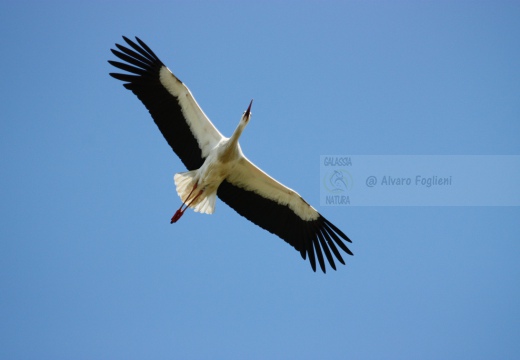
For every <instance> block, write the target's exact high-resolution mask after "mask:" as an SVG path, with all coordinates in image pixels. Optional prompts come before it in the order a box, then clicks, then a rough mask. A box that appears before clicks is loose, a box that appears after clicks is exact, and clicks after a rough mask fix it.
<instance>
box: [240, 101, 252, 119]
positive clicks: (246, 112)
mask: <svg viewBox="0 0 520 360" xmlns="http://www.w3.org/2000/svg"><path fill="white" fill-rule="evenodd" d="M251 105H253V100H251V102H250V103H249V106H248V107H247V110H246V111H245V112H244V114H243V115H242V119H241V121H240V122H243V123H245V124H247V123H248V122H249V118H251Z"/></svg>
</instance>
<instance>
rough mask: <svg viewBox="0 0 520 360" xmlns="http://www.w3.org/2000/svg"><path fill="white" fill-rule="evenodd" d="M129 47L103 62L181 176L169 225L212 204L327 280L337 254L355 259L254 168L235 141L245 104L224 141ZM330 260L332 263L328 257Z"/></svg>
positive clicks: (341, 237)
mask: <svg viewBox="0 0 520 360" xmlns="http://www.w3.org/2000/svg"><path fill="white" fill-rule="evenodd" d="M123 39H124V40H125V42H126V44H127V46H128V47H127V46H122V45H119V44H116V47H117V49H118V50H115V49H111V51H112V53H113V54H114V55H115V56H117V57H118V58H119V59H120V60H122V61H123V62H119V61H112V60H109V61H108V62H109V63H110V64H111V65H113V66H115V67H116V68H118V69H121V70H123V71H125V72H127V73H124V74H123V73H110V75H111V76H112V77H114V78H116V79H118V80H121V81H123V82H124V84H123V85H124V87H125V88H127V89H128V90H131V91H132V92H133V93H134V94H135V95H136V96H137V97H138V98H139V99H140V100H141V101H142V102H143V104H144V105H145V106H146V108H147V109H148V111H149V112H150V115H151V116H152V118H153V120H154V121H155V123H156V124H157V126H158V127H159V130H160V131H161V133H162V134H163V136H164V138H165V139H166V141H167V142H168V144H169V145H170V146H171V147H172V149H173V151H174V152H175V153H176V154H177V156H179V158H180V159H181V161H182V162H183V163H184V165H185V166H186V168H187V169H188V171H187V172H181V173H177V174H175V176H174V181H175V186H176V190H177V193H178V195H179V197H180V198H181V201H182V204H181V206H180V208H179V209H178V210H177V211H176V212H175V214H174V215H173V217H172V218H171V223H174V222H176V221H178V220H179V219H180V218H181V216H182V215H183V214H184V212H185V211H186V209H187V208H192V209H193V210H194V211H196V212H200V213H206V214H212V213H213V212H214V211H215V201H216V197H217V196H218V197H219V198H220V199H221V200H222V201H224V202H225V203H226V204H228V205H229V206H230V207H232V208H233V209H234V210H235V211H236V212H237V213H239V214H240V215H242V216H244V217H245V218H247V219H248V220H250V221H251V222H253V223H255V224H256V225H258V226H260V227H262V228H264V229H265V230H267V231H269V232H271V233H273V234H276V235H278V236H279V237H280V238H282V239H283V240H285V241H286V242H287V243H289V244H290V245H292V246H293V247H294V248H295V249H296V250H297V251H299V252H300V254H301V256H302V258H303V259H304V260H305V259H306V258H307V257H308V258H309V262H310V264H311V267H312V270H314V271H316V259H317V261H318V263H319V265H320V268H321V270H322V271H323V272H324V273H325V272H326V267H325V258H326V259H327V261H328V263H329V265H330V266H331V267H332V268H333V269H334V270H336V265H335V262H334V257H335V258H336V259H337V260H338V261H339V262H340V263H342V264H345V261H344V260H343V258H342V256H341V254H340V251H339V250H338V248H339V249H341V250H343V251H344V252H345V253H347V254H349V255H353V254H352V252H351V251H350V250H349V249H348V247H347V246H346V244H345V241H347V242H351V241H350V239H349V238H348V237H347V236H346V235H345V234H344V233H343V232H342V231H341V230H339V229H338V228H337V227H336V226H334V225H333V224H332V223H331V222H329V221H328V220H327V219H325V218H324V217H323V216H322V215H321V214H320V213H319V212H318V211H316V209H314V208H313V207H312V206H311V205H309V204H308V203H307V202H306V201H305V200H303V198H302V197H301V196H300V195H299V194H298V193H297V192H296V191H294V190H292V189H290V188H288V187H286V186H284V185H283V184H281V183H279V182H278V181H276V180H275V179H273V178H272V177H271V176H269V175H268V174H266V173H265V172H264V171H262V170H261V169H260V168H258V167H257V166H256V165H255V164H253V163H252V162H251V161H250V160H249V159H248V158H247V157H246V156H245V155H244V154H243V152H242V150H241V148H240V144H239V143H238V139H239V138H240V135H241V134H242V132H243V131H244V129H245V127H246V125H247V124H248V123H249V120H250V118H251V106H252V104H253V101H252V100H251V102H250V104H249V106H248V108H247V110H246V111H245V112H244V113H243V114H242V117H241V118H240V122H239V123H238V126H237V128H236V129H235V131H234V132H233V134H232V135H231V137H230V138H227V137H225V136H224V135H222V134H221V133H220V132H219V131H218V130H217V128H216V127H215V126H214V125H213V123H212V122H211V121H210V120H209V118H208V117H207V116H206V114H204V112H203V111H202V109H201V108H200V106H199V105H198V104H197V102H196V101H195V98H194V97H193V95H192V94H191V92H190V90H189V89H188V88H187V87H186V85H184V83H183V82H181V81H180V80H179V79H178V78H177V77H176V76H175V75H174V74H173V73H172V72H171V71H170V70H169V69H168V68H167V67H166V66H165V65H164V64H163V63H162V61H161V60H160V59H159V58H158V57H157V56H156V55H155V53H154V52H153V51H152V50H151V49H150V48H149V47H148V46H147V45H146V44H145V43H144V42H143V41H141V40H140V39H139V38H137V37H136V42H134V41H132V40H130V39H128V38H126V37H124V36H123ZM333 254H334V256H333Z"/></svg>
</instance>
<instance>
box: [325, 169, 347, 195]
mask: <svg viewBox="0 0 520 360" xmlns="http://www.w3.org/2000/svg"><path fill="white" fill-rule="evenodd" d="M329 182H330V184H331V185H332V191H334V192H344V191H347V189H348V185H347V179H346V178H345V176H344V175H343V173H342V172H341V171H338V170H334V173H333V174H332V176H331V177H330V178H329Z"/></svg>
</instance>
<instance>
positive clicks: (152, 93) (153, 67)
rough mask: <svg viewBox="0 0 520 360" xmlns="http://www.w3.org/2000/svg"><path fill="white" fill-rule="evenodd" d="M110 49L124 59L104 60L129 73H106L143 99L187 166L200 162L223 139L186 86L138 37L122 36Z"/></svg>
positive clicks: (165, 136)
mask: <svg viewBox="0 0 520 360" xmlns="http://www.w3.org/2000/svg"><path fill="white" fill-rule="evenodd" d="M123 39H124V40H125V41H126V43H127V44H128V45H129V47H125V46H122V45H119V44H116V47H117V48H118V50H114V49H112V53H113V54H114V55H115V56H117V57H118V58H119V59H121V60H123V61H124V62H119V61H112V60H109V61H108V62H109V63H110V64H111V65H113V66H115V67H117V68H118V69H121V70H124V71H126V72H128V73H129V74H121V73H110V75H111V76H112V77H114V78H116V79H118V80H121V81H124V82H125V84H124V86H125V87H126V88H127V89H129V90H131V91H132V92H133V93H134V94H135V95H137V97H138V98H139V99H140V100H141V101H142V102H143V104H144V105H145V106H146V108H147V109H148V111H149V112H150V114H151V115H152V117H153V119H154V121H155V123H156V124H157V126H158V127H159V130H160V131H161V133H162V134H163V136H164V138H165V139H166V141H167V142H168V144H170V146H171V147H172V149H173V151H174V152H175V153H176V154H177V155H178V156H179V158H180V159H181V161H182V162H183V163H184V165H185V166H186V168H187V169H188V170H195V169H198V168H199V167H201V166H202V164H203V162H204V159H205V158H206V157H207V155H208V154H209V151H210V150H211V149H212V148H213V147H215V145H216V144H217V143H218V142H219V141H221V140H222V139H223V136H222V134H221V133H220V132H219V131H218V130H217V128H216V127H215V126H214V125H213V124H212V123H211V121H210V120H209V119H208V117H207V116H206V115H205V114H204V112H203V111H202V109H201V108H200V106H199V105H198V104H197V102H196V101H195V99H194V98H193V95H191V92H190V90H189V89H188V88H187V87H186V86H185V85H184V84H183V83H182V82H181V81H180V80H179V79H178V78H177V77H176V76H175V75H173V74H172V72H171V71H170V70H169V69H168V68H167V67H166V66H165V65H164V64H163V63H162V61H161V60H160V59H159V58H158V57H157V56H156V55H155V54H154V52H153V51H152V50H151V49H150V48H149V47H148V46H147V45H146V44H145V43H144V42H143V41H141V40H140V39H139V38H137V37H136V41H137V43H135V42H133V41H132V40H130V39H128V38H126V37H124V36H123Z"/></svg>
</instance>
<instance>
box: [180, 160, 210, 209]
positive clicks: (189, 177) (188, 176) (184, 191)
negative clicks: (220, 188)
mask: <svg viewBox="0 0 520 360" xmlns="http://www.w3.org/2000/svg"><path fill="white" fill-rule="evenodd" d="M196 175H197V170H192V171H186V172H183V173H177V174H175V176H174V177H173V180H174V181H175V186H176V189H177V194H178V195H179V197H180V198H181V200H182V202H183V203H185V204H186V205H187V206H188V207H190V208H192V209H193V210H194V211H195V212H200V213H203V214H213V212H214V211H215V202H216V200H217V193H216V192H213V193H207V192H206V189H203V188H202V189H198V188H195V189H193V187H194V186H195V185H196V184H197V181H196V180H195V176H196Z"/></svg>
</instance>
